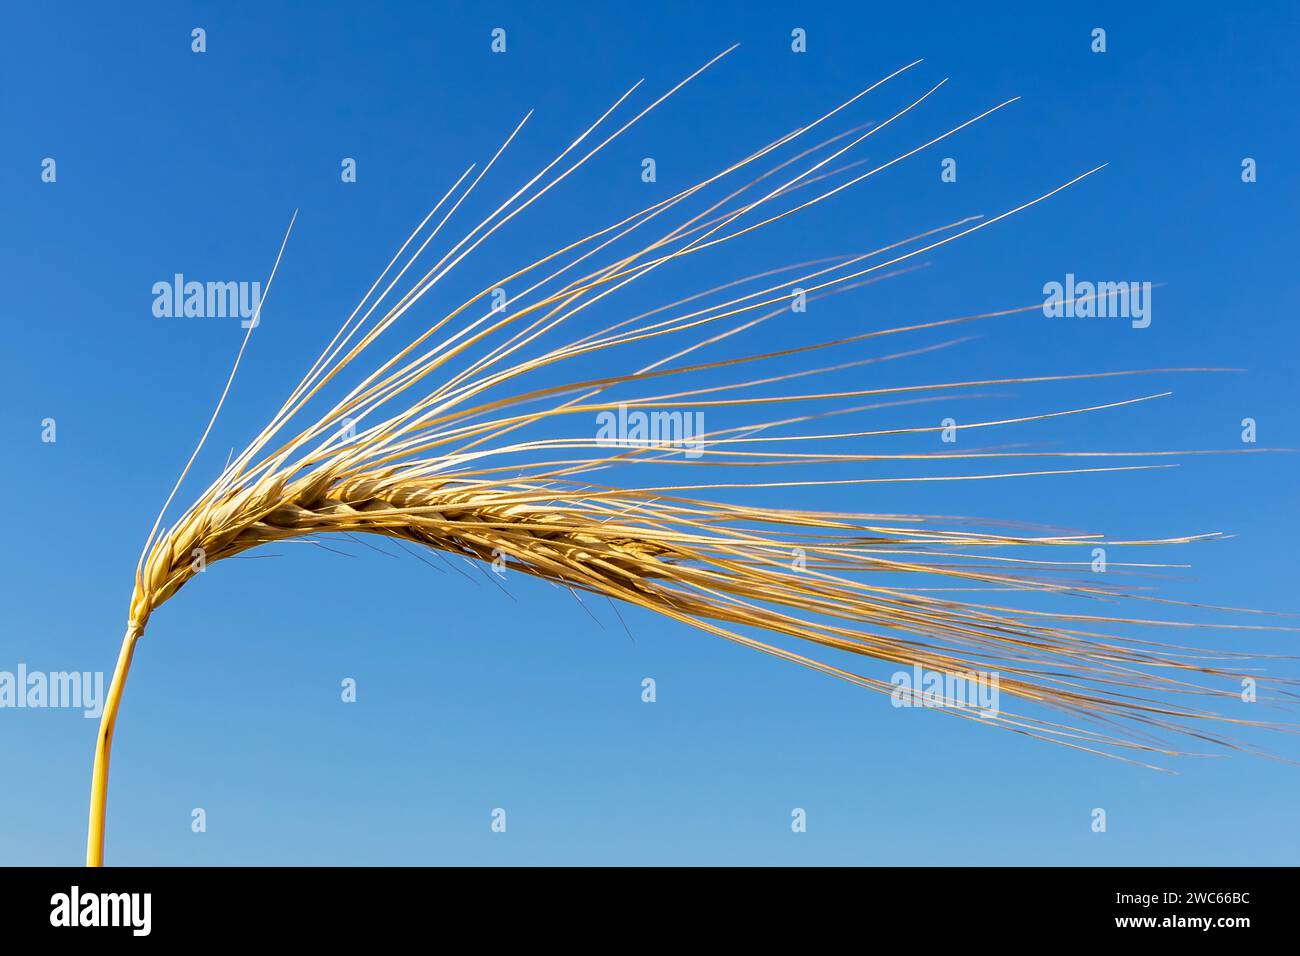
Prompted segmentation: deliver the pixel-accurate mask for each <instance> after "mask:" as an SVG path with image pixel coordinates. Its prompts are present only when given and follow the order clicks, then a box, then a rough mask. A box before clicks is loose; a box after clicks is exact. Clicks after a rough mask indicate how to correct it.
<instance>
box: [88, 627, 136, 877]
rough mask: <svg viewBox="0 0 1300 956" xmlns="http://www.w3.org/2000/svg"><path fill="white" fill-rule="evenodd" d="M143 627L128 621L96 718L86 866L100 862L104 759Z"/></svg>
mask: <svg viewBox="0 0 1300 956" xmlns="http://www.w3.org/2000/svg"><path fill="white" fill-rule="evenodd" d="M143 633H144V630H143V629H142V628H141V627H139V626H137V625H135V624H132V625H130V626H129V627H128V628H127V629H126V636H125V637H124V638H122V650H121V652H120V653H119V654H118V655H117V666H116V667H115V668H113V680H112V681H111V682H110V683H109V685H108V698H107V700H105V701H104V713H103V714H102V715H100V718H99V738H98V739H97V740H96V742H95V770H94V774H93V775H92V777H91V781H90V824H89V826H88V828H87V831H86V866H103V865H104V815H105V813H106V812H107V809H108V758H109V755H110V753H111V752H112V750H113V726H114V725H115V724H116V723H117V708H118V706H119V705H120V704H121V703H122V688H123V687H125V686H126V675H127V672H128V671H130V670H131V657H132V655H133V654H135V642H136V641H138V640H139V639H140V635H141V634H143Z"/></svg>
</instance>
